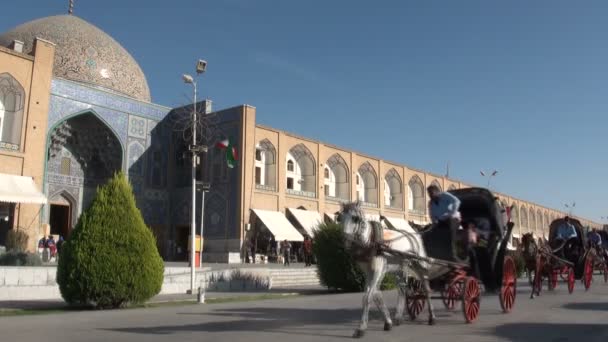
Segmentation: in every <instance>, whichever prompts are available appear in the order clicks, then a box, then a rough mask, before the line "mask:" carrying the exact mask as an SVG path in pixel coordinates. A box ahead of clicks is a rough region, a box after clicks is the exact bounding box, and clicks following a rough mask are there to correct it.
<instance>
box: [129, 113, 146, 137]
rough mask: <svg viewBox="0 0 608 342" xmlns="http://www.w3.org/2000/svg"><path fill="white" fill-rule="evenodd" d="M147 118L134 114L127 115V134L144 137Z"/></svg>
mask: <svg viewBox="0 0 608 342" xmlns="http://www.w3.org/2000/svg"><path fill="white" fill-rule="evenodd" d="M146 123H147V120H146V119H144V118H141V117H139V116H135V115H129V136H130V137H136V138H141V139H145V138H146V133H147V131H146Z"/></svg>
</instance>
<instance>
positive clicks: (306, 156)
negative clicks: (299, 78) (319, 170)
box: [287, 144, 317, 197]
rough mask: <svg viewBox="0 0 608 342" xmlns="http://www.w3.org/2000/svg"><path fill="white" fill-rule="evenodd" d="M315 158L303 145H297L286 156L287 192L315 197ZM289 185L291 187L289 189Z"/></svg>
mask: <svg viewBox="0 0 608 342" xmlns="http://www.w3.org/2000/svg"><path fill="white" fill-rule="evenodd" d="M315 163H316V162H315V158H314V156H313V155H312V153H311V152H310V150H309V149H308V148H307V147H306V146H305V145H304V144H297V145H295V146H294V147H292V148H291V149H290V150H289V153H288V154H287V191H288V192H290V193H292V194H296V195H301V196H306V197H315V196H316V193H317V192H316V184H317V183H316V179H315V178H316V172H315ZM290 184H291V187H290Z"/></svg>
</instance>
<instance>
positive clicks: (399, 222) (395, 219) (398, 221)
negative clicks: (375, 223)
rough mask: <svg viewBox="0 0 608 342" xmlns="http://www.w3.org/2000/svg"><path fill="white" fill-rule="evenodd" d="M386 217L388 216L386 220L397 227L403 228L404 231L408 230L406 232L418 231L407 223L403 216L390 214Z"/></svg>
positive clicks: (413, 232)
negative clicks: (391, 215)
mask: <svg viewBox="0 0 608 342" xmlns="http://www.w3.org/2000/svg"><path fill="white" fill-rule="evenodd" d="M385 218H386V221H388V223H389V224H390V225H391V226H392V227H393V228H395V229H398V230H403V231H406V232H408V233H412V234H415V233H416V231H415V230H414V229H413V228H412V227H410V224H409V223H407V221H406V220H404V219H402V218H399V217H388V216H385Z"/></svg>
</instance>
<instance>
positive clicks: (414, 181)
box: [408, 176, 426, 215]
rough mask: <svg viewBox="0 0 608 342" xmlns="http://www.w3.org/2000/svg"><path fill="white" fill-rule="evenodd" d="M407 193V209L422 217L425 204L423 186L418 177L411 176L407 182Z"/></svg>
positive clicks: (424, 211)
mask: <svg viewBox="0 0 608 342" xmlns="http://www.w3.org/2000/svg"><path fill="white" fill-rule="evenodd" d="M408 188H409V190H408V191H409V192H410V193H411V194H408V197H411V199H410V201H409V205H408V209H409V210H410V211H412V212H414V213H416V214H419V215H424V214H425V213H426V203H425V201H424V198H425V193H424V185H423V183H422V180H421V179H420V177H418V176H413V177H412V178H411V179H410V181H409V182H408Z"/></svg>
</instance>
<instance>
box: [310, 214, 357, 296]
mask: <svg viewBox="0 0 608 342" xmlns="http://www.w3.org/2000/svg"><path fill="white" fill-rule="evenodd" d="M313 241H314V242H313V248H312V249H313V254H314V255H315V258H316V259H317V273H318V274H319V280H320V281H321V284H323V285H324V286H326V287H328V288H330V289H333V290H342V291H347V292H358V291H362V290H363V289H364V287H365V275H364V274H363V272H362V271H361V270H360V269H359V267H358V266H357V264H356V263H355V262H354V260H353V258H352V256H351V255H350V253H348V251H347V250H346V249H345V248H344V231H343V230H342V227H341V226H340V225H339V224H336V223H323V224H321V225H319V228H318V229H317V230H316V231H315V236H314V240H313Z"/></svg>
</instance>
